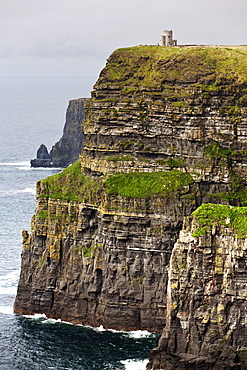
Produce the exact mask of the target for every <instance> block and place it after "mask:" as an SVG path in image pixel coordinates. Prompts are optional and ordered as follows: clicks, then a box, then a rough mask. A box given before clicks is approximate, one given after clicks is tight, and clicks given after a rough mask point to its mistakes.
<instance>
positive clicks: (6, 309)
mask: <svg viewBox="0 0 247 370" xmlns="http://www.w3.org/2000/svg"><path fill="white" fill-rule="evenodd" d="M0 313H2V314H4V315H13V307H12V306H0Z"/></svg>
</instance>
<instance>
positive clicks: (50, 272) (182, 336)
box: [15, 46, 247, 370]
mask: <svg viewBox="0 0 247 370" xmlns="http://www.w3.org/2000/svg"><path fill="white" fill-rule="evenodd" d="M246 56H247V47H239V48H238V47H236V48H235V47H234V48H231V47H220V48H218V47H197V48H189V47H188V48H176V47H173V48H169V47H168V48H162V47H158V46H143V47H141V46H138V47H134V48H124V49H119V50H116V51H115V52H114V53H113V54H112V55H111V56H110V57H109V59H108V62H107V65H106V67H105V68H104V69H103V71H102V72H101V74H100V76H99V79H98V81H97V82H96V84H95V86H94V90H93V92H92V97H91V99H89V100H87V103H86V105H85V117H84V123H83V132H84V148H83V150H82V153H81V155H80V161H79V162H78V163H75V164H74V165H72V166H70V167H68V168H67V169H65V170H64V171H63V172H62V173H61V174H59V175H55V176H52V177H50V178H47V179H45V180H42V181H40V182H38V184H37V207H36V211H35V215H34V216H33V218H32V222H31V230H30V232H24V234H23V253H22V269H21V277H20V282H19V286H18V293H17V297H16V302H15V312H16V313H19V314H26V313H45V314H46V315H47V316H48V317H54V318H61V319H63V320H66V321H70V322H75V323H81V324H84V325H87V324H89V325H94V326H98V325H103V326H105V327H106V328H114V329H124V330H134V329H143V330H144V329H145V330H150V331H154V332H161V331H162V329H163V328H164V331H163V334H162V337H161V340H160V343H159V347H158V349H157V350H155V351H154V352H153V353H152V355H151V361H150V364H149V365H148V366H149V368H150V369H151V368H154V369H163V368H165V367H164V366H165V363H166V362H164V358H166V359H167V357H166V356H168V357H169V359H170V360H171V359H173V360H171V361H170V360H169V361H170V362H171V364H172V365H171V366H173V367H171V366H170V365H169V366H170V367H169V370H172V369H173V368H174V369H176V368H179V367H176V366H178V365H177V364H178V359H179V358H180V357H181V356H182V357H183V358H184V360H183V364H184V365H183V366H187V367H184V368H186V369H187V368H190V367H188V366H194V367H191V368H195V369H196V368H197V367H196V366H198V363H200V366H202V364H203V366H204V368H208V369H211V368H212V369H218V368H223V369H227V367H225V368H224V367H221V366H228V368H229V369H231V368H234V367H231V366H235V368H236V369H237V368H238V367H237V366H238V363H241V369H244V366H245V359H244V353H245V347H247V345H246V344H245V337H246V335H245V334H246V333H245V313H244V312H245V311H244V310H245V308H244V307H245V295H241V297H240V296H239V297H238V293H237V292H238V291H239V290H240V291H241V292H242V290H241V289H242V288H241V289H240V285H241V284H242V285H241V287H242V286H244V284H245V281H246V277H245V274H246V257H245V252H244V248H243V245H245V244H243V243H245V234H241V233H242V232H243V233H245V231H244V229H243V228H242V226H243V227H244V222H243V220H244V219H245V218H246V217H245V214H244V213H243V214H242V216H243V218H241V217H240V218H238V217H235V216H236V214H235V213H234V212H235V210H237V209H239V210H240V211H236V212H237V214H238V215H239V214H241V212H242V211H241V210H243V212H244V208H242V207H244V206H247V184H246V173H247V135H246V134H247V95H246V94H247V93H246V91H247V58H246ZM204 203H210V204H213V205H217V204H220V203H221V204H222V206H225V207H228V208H221V209H218V208H217V209H214V211H217V210H218V211H217V212H216V213H215V212H213V211H212V209H211V211H212V212H211V211H210V207H211V206H209V209H208V208H199V210H198V211H196V212H197V213H194V216H193V217H196V215H197V216H198V215H199V214H200V212H202V213H203V212H204V211H205V214H204V213H203V215H204V216H205V217H204V216H203V217H201V218H200V217H199V216H198V217H199V218H197V222H198V227H197V228H196V229H193V232H192V231H189V230H190V229H189V226H188V225H189V221H188V223H186V222H187V221H185V223H184V225H185V228H186V229H183V231H182V232H181V233H182V234H180V237H179V231H180V230H181V228H182V223H183V220H184V219H185V220H188V219H187V217H190V216H191V214H192V212H193V211H195V210H196V209H197V208H198V207H200V206H201V205H202V204H204ZM230 207H233V208H230ZM211 208H212V207H211ZM206 210H207V211H206ZM219 214H221V215H223V216H224V217H223V221H222V219H221V218H219ZM225 214H226V216H225ZM234 215H235V216H234ZM216 216H217V217H216ZM213 217H215V218H213ZM205 219H206V220H207V221H205ZM200 220H203V222H204V221H205V222H204V223H203V222H202V223H201V224H200ZM214 221H215V224H214ZM186 225H187V226H186ZM228 226H229V227H228ZM187 228H188V230H187ZM186 233H187V234H186ZM192 234H193V235H192ZM181 235H182V236H184V238H185V239H183V241H182V242H181ZM178 238H179V240H178ZM177 240H178V241H177ZM176 241H177V243H176ZM175 243H176V244H175ZM174 245H175V247H174ZM190 245H191V247H190ZM179 246H181V248H180V247H179ZM226 246H227V247H226ZM224 248H225V249H224ZM171 256H172V257H171ZM187 266H189V268H188V270H187ZM234 266H239V267H234ZM173 279H175V280H174V281H173ZM235 281H238V283H237V285H234V284H235ZM227 287H229V289H230V287H231V292H230V293H229V292H228V293H229V294H228V293H225V291H224V289H227ZM241 294H242V293H241ZM229 297H231V299H230V300H231V303H230V301H228V298H229ZM175 303H176V304H177V306H176V305H175ZM68 307H69V309H68ZM222 307H224V308H222ZM235 308H236V309H235ZM203 309H204V311H203ZM204 314H205V315H204ZM169 315H170V316H169ZM236 317H237V318H239V319H236V320H235V319H234V318H236ZM167 320H168V321H167ZM219 320H220V321H219ZM235 322H236V323H237V324H236V325H237V326H236V329H235V328H234V323H235ZM228 332H229V338H230V339H229V342H227V344H225V341H227V340H228V337H227V335H228ZM235 338H236V339H235ZM220 339H222V340H223V342H221V341H220ZM183 353H185V354H186V355H181V354H183ZM193 356H194V357H193ZM197 357H199V359H197ZM193 358H194V359H193ZM179 361H180V360H179ZM200 361H201V362H200ZM167 363H169V362H167ZM211 364H213V365H212V366H214V367H205V366H211ZM222 364H224V365H222ZM225 364H226V365H225ZM167 366H168V365H167ZM179 366H180V365H179ZM217 366H218V367H217ZM200 368H203V367H200ZM167 369H168V367H167Z"/></svg>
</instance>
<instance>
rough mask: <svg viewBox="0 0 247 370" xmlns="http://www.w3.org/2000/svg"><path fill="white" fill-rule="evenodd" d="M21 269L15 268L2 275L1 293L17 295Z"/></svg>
mask: <svg viewBox="0 0 247 370" xmlns="http://www.w3.org/2000/svg"><path fill="white" fill-rule="evenodd" d="M19 275H20V271H19V270H15V271H12V272H10V273H8V274H7V275H5V276H0V294H2V295H15V294H16V289H17V284H18V279H19Z"/></svg>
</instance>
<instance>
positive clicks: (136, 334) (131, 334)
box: [91, 325, 155, 339]
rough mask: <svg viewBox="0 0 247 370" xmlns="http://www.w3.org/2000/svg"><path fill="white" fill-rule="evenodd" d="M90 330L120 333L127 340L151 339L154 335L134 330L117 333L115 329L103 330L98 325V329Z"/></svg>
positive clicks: (145, 331)
mask: <svg viewBox="0 0 247 370" xmlns="http://www.w3.org/2000/svg"><path fill="white" fill-rule="evenodd" d="M91 329H93V330H95V331H97V332H103V331H110V332H112V333H121V334H124V335H126V336H128V337H129V338H134V339H140V338H148V337H152V336H154V335H155V334H154V333H152V332H149V331H147V330H134V331H122V330H121V331H119V330H115V329H105V328H104V327H103V326H102V325H100V326H99V327H98V328H91Z"/></svg>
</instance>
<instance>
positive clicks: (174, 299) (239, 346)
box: [148, 204, 247, 370]
mask: <svg viewBox="0 0 247 370" xmlns="http://www.w3.org/2000/svg"><path fill="white" fill-rule="evenodd" d="M205 215H207V216H208V218H209V217H210V219H211V220H210V221H208V220H207V221H206V222H205ZM246 216H247V207H243V208H239V207H231V206H221V205H215V204H207V205H203V206H201V207H200V208H199V209H198V210H197V211H196V212H194V216H193V218H191V217H190V218H186V219H185V221H184V225H183V229H182V231H181V232H180V236H179V239H178V241H177V242H176V244H175V246H174V248H173V251H172V256H171V259H170V265H169V281H168V289H167V322H166V326H165V329H164V332H163V334H162V337H161V339H160V342H159V348H157V349H156V350H154V351H153V352H152V355H151V359H152V360H151V361H150V363H149V366H148V369H165V370H166V369H192V368H193V369H194V368H195V369H197V368H198V369H201V368H203V369H204V368H205V369H246V368H247V356H246V347H247V328H246V319H247V292H246V274H247V266H246V262H247V239H246ZM198 217H199V220H200V221H201V222H202V223H204V225H205V224H206V225H207V226H206V227H205V226H204V230H203V231H202V228H201V227H199V225H198V220H197V218H198ZM200 218H201V219H202V220H201V219H200ZM200 234H201V235H200ZM199 235H200V236H199ZM243 236H245V238H243Z"/></svg>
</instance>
